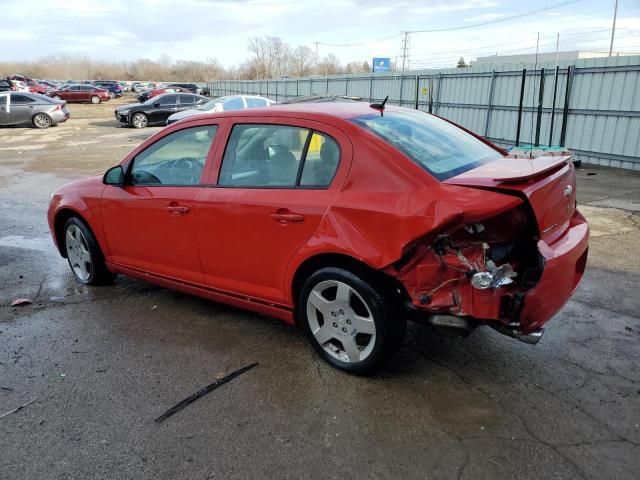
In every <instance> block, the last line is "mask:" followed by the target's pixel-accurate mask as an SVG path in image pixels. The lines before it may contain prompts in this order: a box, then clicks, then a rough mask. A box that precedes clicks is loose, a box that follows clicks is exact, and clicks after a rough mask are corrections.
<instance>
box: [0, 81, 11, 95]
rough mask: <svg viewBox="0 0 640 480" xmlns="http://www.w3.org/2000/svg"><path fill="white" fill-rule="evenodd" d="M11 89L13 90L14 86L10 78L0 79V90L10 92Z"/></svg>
mask: <svg viewBox="0 0 640 480" xmlns="http://www.w3.org/2000/svg"><path fill="white" fill-rule="evenodd" d="M12 90H14V86H13V84H12V83H11V80H2V79H0V92H11V91H12Z"/></svg>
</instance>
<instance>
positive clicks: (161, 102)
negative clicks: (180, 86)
mask: <svg viewBox="0 0 640 480" xmlns="http://www.w3.org/2000/svg"><path fill="white" fill-rule="evenodd" d="M208 101H209V99H208V98H206V97H203V96H201V95H193V94H191V93H165V94H164V95H158V96H157V97H153V98H151V99H149V100H147V101H146V102H144V103H132V104H129V105H123V106H121V107H119V108H117V109H116V110H115V112H114V113H115V115H116V119H117V120H118V121H119V122H120V123H122V124H126V125H132V126H133V127H135V128H144V127H146V126H148V125H150V124H152V123H160V124H165V123H166V121H167V118H169V115H172V114H174V113H176V112H181V111H182V110H189V109H191V108H195V107H197V106H199V105H202V104H204V103H206V102H208Z"/></svg>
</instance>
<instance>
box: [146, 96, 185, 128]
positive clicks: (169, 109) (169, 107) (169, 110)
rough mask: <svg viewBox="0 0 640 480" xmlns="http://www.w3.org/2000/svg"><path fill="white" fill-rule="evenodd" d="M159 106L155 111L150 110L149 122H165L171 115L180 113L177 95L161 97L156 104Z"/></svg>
mask: <svg viewBox="0 0 640 480" xmlns="http://www.w3.org/2000/svg"><path fill="white" fill-rule="evenodd" d="M154 105H158V106H157V107H155V108H154V109H153V110H149V113H148V117H149V122H151V123H154V122H165V121H166V120H167V118H169V115H172V114H174V113H176V112H177V111H178V98H177V96H176V95H161V96H159V97H158V99H157V100H156V101H155V102H154Z"/></svg>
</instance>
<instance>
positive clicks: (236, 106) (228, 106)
mask: <svg viewBox="0 0 640 480" xmlns="http://www.w3.org/2000/svg"><path fill="white" fill-rule="evenodd" d="M223 108H224V111H225V112H226V111H227V110H242V109H243V108H244V103H242V98H240V97H235V98H231V99H229V100H227V101H225V102H224V103H223Z"/></svg>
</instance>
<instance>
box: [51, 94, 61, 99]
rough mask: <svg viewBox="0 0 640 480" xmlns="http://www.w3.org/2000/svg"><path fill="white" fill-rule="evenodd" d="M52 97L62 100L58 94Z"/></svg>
mask: <svg viewBox="0 0 640 480" xmlns="http://www.w3.org/2000/svg"><path fill="white" fill-rule="evenodd" d="M53 98H54V100H62V98H60V95H54V96H53Z"/></svg>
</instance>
